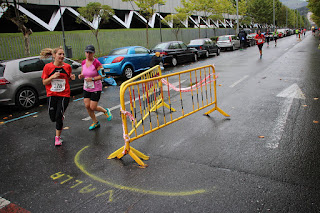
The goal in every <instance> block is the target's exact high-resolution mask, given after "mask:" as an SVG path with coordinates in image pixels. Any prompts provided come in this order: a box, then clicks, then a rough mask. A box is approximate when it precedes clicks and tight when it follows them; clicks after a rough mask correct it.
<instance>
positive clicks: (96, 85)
mask: <svg viewBox="0 0 320 213" xmlns="http://www.w3.org/2000/svg"><path fill="white" fill-rule="evenodd" d="M81 64H82V74H83V76H84V78H92V77H96V76H99V73H98V70H97V69H98V67H99V66H101V63H100V62H99V61H98V59H96V58H95V59H94V61H93V62H92V64H91V65H90V66H89V67H87V66H86V59H85V60H83V61H82V63H81ZM83 89H84V90H86V91H87V92H97V91H102V82H101V80H98V81H94V82H92V83H91V82H88V83H87V82H84V84H83Z"/></svg>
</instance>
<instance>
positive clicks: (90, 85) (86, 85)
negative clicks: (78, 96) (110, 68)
mask: <svg viewBox="0 0 320 213" xmlns="http://www.w3.org/2000/svg"><path fill="white" fill-rule="evenodd" d="M84 88H85V89H94V82H93V81H90V82H88V81H86V80H85V81H84Z"/></svg>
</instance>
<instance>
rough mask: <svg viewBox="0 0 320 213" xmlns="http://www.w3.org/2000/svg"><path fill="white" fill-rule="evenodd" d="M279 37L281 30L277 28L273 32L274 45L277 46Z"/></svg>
mask: <svg viewBox="0 0 320 213" xmlns="http://www.w3.org/2000/svg"><path fill="white" fill-rule="evenodd" d="M278 38H279V32H278V30H277V29H275V30H274V32H273V40H274V46H275V47H276V46H277V40H278Z"/></svg>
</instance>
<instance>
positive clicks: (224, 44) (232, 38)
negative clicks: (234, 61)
mask: <svg viewBox="0 0 320 213" xmlns="http://www.w3.org/2000/svg"><path fill="white" fill-rule="evenodd" d="M217 44H218V46H219V47H220V48H221V49H231V50H232V51H233V50H235V49H237V48H240V39H239V37H238V36H236V35H223V36H219V37H218V39H217Z"/></svg>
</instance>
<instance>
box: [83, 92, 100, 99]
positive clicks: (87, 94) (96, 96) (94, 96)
mask: <svg viewBox="0 0 320 213" xmlns="http://www.w3.org/2000/svg"><path fill="white" fill-rule="evenodd" d="M100 95H101V91H97V92H88V91H86V90H83V97H84V98H90V100H91V101H96V102H98V101H99V100H100Z"/></svg>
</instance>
